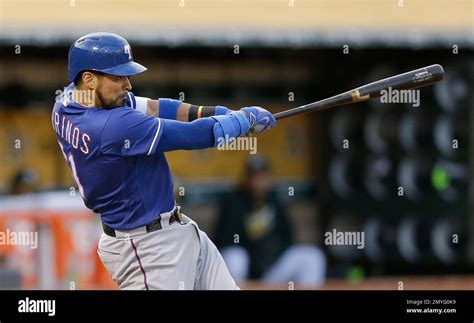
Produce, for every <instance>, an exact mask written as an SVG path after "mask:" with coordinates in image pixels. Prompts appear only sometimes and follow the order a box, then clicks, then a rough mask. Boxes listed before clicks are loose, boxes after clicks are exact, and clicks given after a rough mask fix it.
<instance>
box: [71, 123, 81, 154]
mask: <svg viewBox="0 0 474 323" xmlns="http://www.w3.org/2000/svg"><path fill="white" fill-rule="evenodd" d="M79 135H80V131H79V128H78V127H74V130H73V132H72V146H73V147H74V149H77V147H79Z"/></svg>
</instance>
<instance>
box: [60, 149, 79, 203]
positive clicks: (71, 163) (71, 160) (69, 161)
mask: <svg viewBox="0 0 474 323" xmlns="http://www.w3.org/2000/svg"><path fill="white" fill-rule="evenodd" d="M58 143H59V146H61V151H62V153H63V155H64V158H65V159H66V163H67V165H68V166H69V169H70V170H71V172H72V176H73V177H74V180H75V181H76V184H77V187H79V193H80V194H81V196H82V198H83V199H85V197H84V189H83V188H82V185H81V181H80V180H79V177H78V176H77V171H76V163H75V162H74V156H73V155H72V154H69V155H68V156H67V157H66V153H65V152H64V148H63V145H61V143H60V142H59V141H58Z"/></svg>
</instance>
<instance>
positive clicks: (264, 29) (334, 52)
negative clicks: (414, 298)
mask: <svg viewBox="0 0 474 323" xmlns="http://www.w3.org/2000/svg"><path fill="white" fill-rule="evenodd" d="M95 31H108V32H113V33H118V34H120V35H122V36H123V37H125V38H126V39H127V40H128V41H129V42H130V44H131V46H132V49H133V55H134V59H135V61H138V62H140V63H141V64H143V65H145V66H147V67H148V69H149V70H148V71H147V72H146V73H143V74H141V75H139V76H137V77H134V78H132V85H133V87H134V88H133V92H134V93H135V94H136V95H139V96H147V97H150V98H158V97H168V98H174V99H180V100H183V101H186V102H189V103H193V104H199V105H216V104H219V105H225V106H227V107H230V108H233V109H239V108H241V107H244V106H249V105H259V106H263V107H265V108H267V109H269V110H270V111H272V112H278V111H282V110H285V109H288V108H292V107H296V106H298V105H302V104H306V103H309V102H313V101H316V100H319V99H323V98H326V97H329V96H332V95H335V94H339V93H341V92H343V91H345V90H349V89H351V88H354V87H356V86H359V85H363V84H365V83H368V82H371V81H375V80H378V79H381V78H384V77H388V76H392V75H395V74H398V73H402V72H406V71H409V70H412V69H416V68H419V67H423V66H427V65H431V64H441V65H443V66H444V69H445V72H446V76H445V80H444V81H443V82H442V83H439V84H437V85H435V86H431V87H427V88H423V89H421V91H420V105H419V106H418V107H414V106H413V104H411V103H408V104H403V103H381V102H380V101H378V100H373V101H371V102H367V103H359V104H356V105H351V106H345V107H338V108H334V109H331V110H326V111H322V112H318V113H312V114H307V115H304V116H297V117H292V118H289V119H285V120H282V121H281V122H279V124H278V127H277V128H275V129H272V130H271V131H270V132H267V133H265V134H263V135H261V136H260V137H258V141H257V143H258V146H257V152H258V154H256V155H254V154H250V153H249V151H218V150H205V151H193V152H187V151H178V152H171V153H168V154H167V158H168V161H169V164H170V166H171V169H172V171H173V173H174V176H175V186H176V198H177V200H178V202H179V203H180V204H181V205H182V206H183V210H184V213H185V214H187V215H188V216H190V217H191V218H193V219H194V220H196V221H197V222H198V224H199V225H200V227H201V229H203V230H204V231H206V232H207V233H208V235H209V236H210V237H211V238H212V239H213V240H214V241H215V242H216V244H217V245H218V247H219V248H220V249H221V251H222V252H223V255H224V258H225V260H226V262H227V263H228V265H229V267H230V269H231V272H232V273H233V274H234V276H235V277H236V278H237V280H238V281H239V282H240V284H241V286H242V288H261V289H292V288H321V289H416V288H419V289H473V288H474V278H473V277H474V276H471V275H472V272H473V260H474V242H473V241H472V237H474V217H473V211H474V203H473V201H474V196H473V191H472V187H470V186H472V184H471V178H472V175H473V167H472V166H473V165H472V163H473V160H474V159H473V157H474V155H473V150H472V143H473V140H474V137H473V135H472V133H471V132H470V131H469V129H471V128H472V125H473V124H474V117H473V114H472V112H470V109H471V108H472V103H473V93H474V91H473V90H474V87H473V84H474V60H473V58H474V56H473V54H474V52H473V50H474V4H473V2H472V1H470V0H449V1H448V0H431V1H429V0H405V1H403V0H364V1H362V0H361V1H358V0H333V1H322V0H314V1H309V0H294V1H290V0H281V1H280V0H275V1H268V0H242V1H233V0H227V1H214V0H204V1H197V0H163V1H158V0H156V1H145V0H136V1H131V0H113V1H112V0H111V1H105V0H98V1H88V0H83V1H81V0H75V1H74V0H58V1H53V0H41V1H33V0H31V1H26V0H25V1H24V0H0V73H1V74H0V75H1V77H0V196H1V199H0V288H7V289H114V288H116V287H115V285H114V284H113V282H112V281H111V280H110V278H109V277H108V275H107V273H106V272H105V270H104V269H103V268H102V265H101V263H100V261H99V259H98V257H97V254H96V247H97V241H98V239H99V237H100V234H101V226H100V219H99V218H98V216H97V215H94V214H92V213H91V212H88V210H87V209H86V208H85V206H84V205H83V202H82V200H81V198H80V195H79V194H78V191H77V188H76V187H75V184H74V181H73V178H72V176H71V175H70V173H69V170H68V169H67V166H66V163H65V162H64V160H63V156H62V154H61V153H60V150H59V149H58V145H57V143H56V140H55V137H54V133H53V131H52V128H51V119H50V118H51V114H50V113H51V109H52V106H53V104H54V100H55V96H56V95H57V94H59V93H60V91H62V90H63V89H64V87H65V86H67V85H68V82H67V53H68V49H69V46H70V45H71V43H72V42H73V41H75V40H76V39H77V38H79V37H80V36H82V35H84V34H87V33H90V32H95ZM334 230H336V232H358V233H363V234H364V241H365V243H364V247H363V248H357V247H356V246H354V245H347V244H346V245H337V246H336V245H331V244H329V243H328V241H327V240H326V237H327V235H326V233H328V232H331V233H332V232H334ZM12 232H16V233H19V232H31V233H37V236H38V245H37V248H32V246H31V245H19V244H18V243H17V244H15V243H12V240H11V239H9V238H8V236H10V237H11V234H12ZM2 233H3V235H2ZM2 237H3V239H2ZM32 237H34V235H32ZM400 283H401V284H400Z"/></svg>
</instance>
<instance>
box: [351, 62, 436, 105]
mask: <svg viewBox="0 0 474 323" xmlns="http://www.w3.org/2000/svg"><path fill="white" fill-rule="evenodd" d="M443 77H444V69H443V67H442V66H441V65H439V64H435V65H430V66H426V67H423V68H419V69H416V70H413V71H410V72H406V73H403V74H399V75H395V76H392V77H389V78H386V79H383V80H379V81H376V82H373V83H370V84H367V85H363V86H361V87H358V88H357V89H355V90H357V91H358V92H359V93H360V96H362V97H364V96H367V95H369V96H370V98H377V97H379V96H381V91H382V90H387V89H388V88H391V89H393V90H408V89H410V90H412V89H416V88H420V87H423V86H426V85H430V84H433V83H436V82H439V81H441V80H442V79H443ZM355 90H354V91H355Z"/></svg>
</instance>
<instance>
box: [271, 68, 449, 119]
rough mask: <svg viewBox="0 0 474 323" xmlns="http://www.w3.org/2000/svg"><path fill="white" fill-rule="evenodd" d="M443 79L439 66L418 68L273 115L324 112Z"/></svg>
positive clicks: (442, 70)
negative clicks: (387, 92) (389, 92)
mask: <svg viewBox="0 0 474 323" xmlns="http://www.w3.org/2000/svg"><path fill="white" fill-rule="evenodd" d="M443 77H444V69H443V67H442V66H441V65H439V64H434V65H430V66H426V67H423V68H419V69H416V70H413V71H410V72H406V73H403V74H398V75H395V76H392V77H388V78H386V79H382V80H378V81H376V82H373V83H370V84H366V85H363V86H361V87H358V88H356V89H353V90H351V91H347V92H345V93H342V94H339V95H336V96H333V97H330V98H327V99H324V100H321V101H317V102H313V103H309V104H306V105H302V106H299V107H296V108H293V109H290V110H286V111H282V112H278V113H276V114H274V116H275V119H277V120H279V119H283V118H287V117H291V116H293V115H297V114H302V113H307V112H314V111H319V110H324V109H327V108H331V107H334V106H339V105H344V104H349V103H355V102H361V101H367V100H369V99H372V98H378V97H380V96H381V95H382V91H383V90H388V89H389V88H391V89H392V90H408V89H410V90H411V89H416V88H420V87H423V86H426V85H430V84H433V83H436V82H439V81H441V80H442V79H443Z"/></svg>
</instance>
